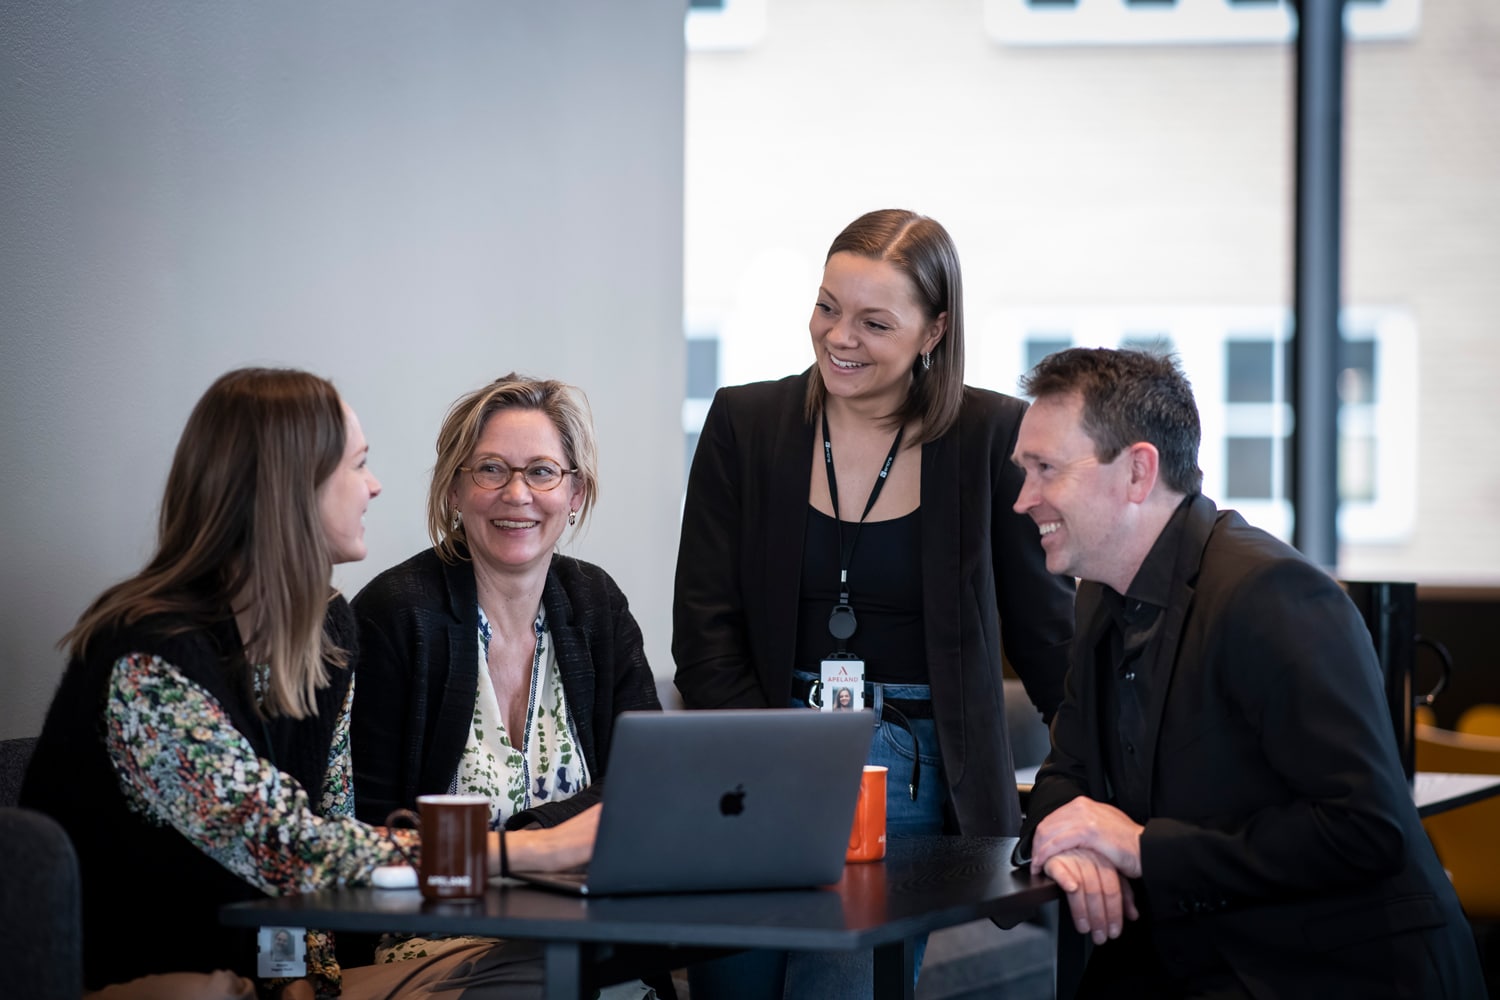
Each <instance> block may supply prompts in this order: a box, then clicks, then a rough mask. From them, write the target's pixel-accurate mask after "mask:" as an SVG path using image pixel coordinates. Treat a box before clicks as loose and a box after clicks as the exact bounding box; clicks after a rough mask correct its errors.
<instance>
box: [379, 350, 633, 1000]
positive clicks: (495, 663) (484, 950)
mask: <svg viewBox="0 0 1500 1000" xmlns="http://www.w3.org/2000/svg"><path fill="white" fill-rule="evenodd" d="M598 495H599V481H598V460H597V453H596V446H595V441H594V428H593V422H592V419H591V417H590V415H589V410H588V404H587V402H586V401H585V399H584V397H583V394H582V393H581V392H580V391H579V390H577V389H576V388H574V387H572V386H569V385H566V384H565V383H562V382H559V381H556V380H553V379H537V378H530V377H527V376H524V375H518V374H514V373H512V374H509V375H506V376H504V377H503V378H500V379H497V380H495V381H494V382H492V383H490V384H489V385H487V386H484V387H482V388H480V389H477V390H475V391H473V392H471V393H468V394H466V395H465V396H463V397H461V398H460V399H459V400H458V401H457V402H455V403H454V404H453V406H452V407H451V409H450V410H449V411H448V414H447V417H446V419H445V420H444V421H443V425H442V428H441V430H440V431H439V433H438V440H437V461H436V464H435V465H434V468H433V474H432V481H431V483H430V486H429V491H428V501H427V521H428V531H429V534H430V535H431V538H432V541H433V545H432V547H431V548H427V549H424V550H422V551H421V552H419V553H417V554H416V555H414V556H412V557H411V558H410V559H408V560H406V561H405V562H403V563H401V564H399V565H397V566H394V567H392V568H391V569H388V570H386V571H385V572H383V573H381V574H380V575H379V576H377V577H376V578H375V579H373V580H372V581H370V583H369V584H368V585H367V586H366V587H365V588H364V589H363V590H362V591H360V593H359V594H358V595H357V596H356V597H355V599H354V602H353V606H354V611H355V614H356V617H357V619H358V623H359V634H360V667H359V690H358V694H357V696H356V701H355V707H354V729H353V752H354V769H355V785H356V789H357V796H356V798H357V809H358V812H359V815H360V816H362V817H364V818H365V819H367V820H368V821H370V822H373V823H380V822H383V821H384V819H385V817H386V816H387V815H388V814H389V813H390V812H391V810H393V809H396V808H413V807H414V806H415V804H416V799H417V796H418V795H426V794H434V793H444V792H450V791H461V792H465V793H478V794H483V795H487V796H488V797H489V799H490V805H491V827H492V829H496V830H504V831H508V832H507V833H506V834H505V842H506V845H507V853H508V855H509V860H510V864H511V866H512V867H516V868H519V867H521V865H520V864H519V863H518V861H517V856H518V853H519V852H520V851H523V850H524V851H525V854H526V862H525V863H526V867H528V868H532V869H542V870H545V869H561V868H567V867H572V866H574V865H576V864H578V863H579V861H580V860H584V859H586V858H587V857H588V855H589V854H590V853H591V851H592V847H593V837H594V831H595V829H596V826H597V823H598V814H599V808H598V803H599V797H600V793H601V791H602V788H603V786H602V784H601V782H602V780H603V778H604V774H605V768H606V764H607V761H606V759H605V754H606V753H607V751H608V749H609V743H610V736H611V733H612V731H613V725H614V719H615V717H616V716H617V715H619V713H621V712H624V711H628V710H632V709H634V710H643V709H654V710H659V709H660V708H661V705H660V702H658V700H657V696H656V683H655V679H654V677H653V675H652V673H651V668H650V666H649V664H648V663H647V662H646V655H645V651H644V648H643V645H642V640H641V631H640V628H639V627H638V626H637V625H636V622H635V618H634V617H633V616H632V615H631V613H630V607H629V605H628V603H627V602H626V600H625V595H624V594H622V593H621V592H620V588H619V587H618V586H616V584H615V582H614V580H612V579H611V578H610V576H609V574H608V573H606V572H605V571H604V570H602V569H600V568H599V567H598V566H594V565H591V564H589V563H586V562H583V561H581V560H578V559H573V558H570V557H568V556H565V555H561V554H559V553H558V552H557V551H556V549H557V546H558V543H559V542H560V541H561V539H562V536H563V534H564V533H565V532H567V531H568V530H569V529H570V528H579V527H582V525H583V523H584V522H585V520H586V519H587V517H588V513H589V511H590V510H591V509H592V507H593V504H594V502H595V500H596V499H597V498H598ZM580 855H581V856H582V857H580ZM507 954H510V955H515V956H517V957H518V959H519V958H524V957H526V956H528V955H529V956H531V957H535V956H537V955H539V954H540V953H539V952H538V951H537V950H536V949H535V947H534V946H531V945H526V944H524V943H522V942H510V943H504V942H502V943H496V942H494V941H489V940H474V939H445V940H443V941H440V942H433V941H420V940H413V939H405V940H401V939H393V938H387V939H385V940H384V941H382V943H381V945H380V947H379V949H378V950H377V959H378V961H379V962H387V961H395V960H401V959H410V960H411V961H418V962H422V963H424V964H425V965H426V966H427V967H428V971H425V972H424V973H423V975H425V976H429V977H431V978H433V979H434V980H435V981H441V978H442V977H443V976H446V975H448V974H449V973H450V972H451V971H452V970H467V969H470V968H472V967H473V965H471V963H479V964H480V965H483V964H484V963H487V962H498V961H500V960H501V959H502V958H503V957H504V956H505V955H507ZM401 964H402V965H403V966H407V967H410V962H407V961H403V962H402V963H401ZM534 968H535V969H536V970H537V972H538V974H539V970H540V966H539V964H536V965H535V966H534ZM646 992H647V988H646V987H644V986H640V985H639V984H634V985H632V986H627V988H626V995H637V996H638V995H642V994H644V993H646ZM359 995H361V996H363V995H364V994H359ZM486 995H488V994H486ZM609 995H615V994H609ZM473 996H475V994H474V993H473V992H472V991H471V992H467V993H464V997H465V998H466V1000H470V998H472V997H473Z"/></svg>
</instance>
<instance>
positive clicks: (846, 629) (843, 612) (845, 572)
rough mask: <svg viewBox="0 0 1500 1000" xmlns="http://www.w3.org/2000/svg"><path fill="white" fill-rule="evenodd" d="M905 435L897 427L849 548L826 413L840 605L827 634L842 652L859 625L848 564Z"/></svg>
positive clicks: (826, 461) (826, 465) (825, 448)
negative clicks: (837, 547) (840, 513)
mask: <svg viewBox="0 0 1500 1000" xmlns="http://www.w3.org/2000/svg"><path fill="white" fill-rule="evenodd" d="M905 433H906V427H905V425H902V426H901V427H899V428H897V430H896V440H895V441H893V442H891V451H890V454H888V455H886V456H885V464H884V465H882V466H881V467H880V475H878V476H876V477H875V485H874V486H873V487H871V488H870V499H869V501H868V502H867V503H866V504H865V512H864V513H863V514H861V515H859V520H858V521H857V522H855V525H854V535H853V537H851V538H850V539H849V546H848V548H845V547H844V522H843V519H842V518H840V517H839V487H838V482H837V481H836V480H835V478H834V475H833V443H832V441H830V440H829V435H828V411H827V410H824V411H823V466H824V468H825V469H826V470H827V472H828V499H829V500H830V501H832V502H833V526H834V530H835V531H837V532H838V540H839V603H838V604H837V605H835V606H834V609H833V611H832V612H830V613H829V615H828V631H829V633H830V634H832V635H833V637H834V638H835V639H837V640H838V641H839V652H840V653H842V652H844V651H845V647H844V643H845V642H846V641H848V639H849V637H850V636H851V635H853V634H854V629H855V628H856V627H857V626H858V622H857V621H856V620H855V618H854V609H853V608H851V607H850V606H849V563H850V561H851V560H852V559H853V558H854V547H855V546H856V545H858V544H859V529H860V528H862V527H864V524H865V518H867V517H869V516H870V511H871V510H872V509H873V508H874V506H875V500H876V499H877V498H878V497H879V496H880V490H881V488H882V487H883V486H885V478H886V476H888V475H890V471H891V465H892V463H894V462H895V461H896V452H898V451H900V450H901V435H902V434H905Z"/></svg>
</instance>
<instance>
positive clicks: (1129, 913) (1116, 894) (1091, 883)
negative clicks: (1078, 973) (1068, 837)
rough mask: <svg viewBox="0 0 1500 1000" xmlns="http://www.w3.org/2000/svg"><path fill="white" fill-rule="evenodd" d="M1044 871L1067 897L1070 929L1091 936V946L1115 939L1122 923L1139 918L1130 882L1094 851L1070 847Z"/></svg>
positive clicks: (1048, 862) (1049, 863) (1053, 857)
mask: <svg viewBox="0 0 1500 1000" xmlns="http://www.w3.org/2000/svg"><path fill="white" fill-rule="evenodd" d="M1044 870H1045V871H1046V873H1047V875H1048V876H1050V877H1051V878H1052V880H1053V881H1055V882H1056V883H1057V884H1058V886H1059V887H1060V888H1061V889H1062V891H1063V892H1065V893H1067V894H1068V910H1069V911H1070V912H1071V913H1072V914H1073V926H1074V927H1076V928H1077V929H1078V933H1080V934H1088V935H1091V936H1092V937H1093V939H1094V943H1095V944H1103V943H1104V942H1105V941H1108V940H1109V939H1111V938H1117V937H1119V936H1120V932H1121V931H1122V930H1124V927H1125V920H1137V919H1139V918H1140V912H1139V911H1138V910H1137V909H1136V907H1135V896H1134V894H1133V893H1132V891H1131V888H1130V883H1129V882H1127V881H1125V879H1123V878H1121V877H1120V873H1119V872H1118V871H1116V870H1115V867H1114V865H1112V864H1110V862H1109V861H1108V860H1107V859H1105V858H1104V857H1103V856H1101V855H1099V854H1097V853H1095V852H1094V851H1091V850H1088V849H1087V848H1074V849H1072V850H1068V851H1063V852H1062V853H1061V854H1054V855H1052V857H1051V858H1049V859H1048V860H1047V862H1046V867H1045V869H1044Z"/></svg>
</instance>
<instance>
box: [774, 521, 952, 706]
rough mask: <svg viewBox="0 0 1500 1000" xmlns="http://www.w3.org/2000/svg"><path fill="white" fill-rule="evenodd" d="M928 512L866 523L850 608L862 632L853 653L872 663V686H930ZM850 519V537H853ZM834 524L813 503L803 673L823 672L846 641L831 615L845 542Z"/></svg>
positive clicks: (801, 639) (801, 627)
mask: <svg viewBox="0 0 1500 1000" xmlns="http://www.w3.org/2000/svg"><path fill="white" fill-rule="evenodd" d="M919 514H920V508H919V509H918V510H914V511H912V512H911V513H910V514H907V515H905V516H903V517H898V518H894V519H892V520H889V521H866V522H865V523H864V527H862V528H861V529H860V531H859V542H858V544H857V545H856V546H855V548H854V555H853V557H852V558H851V560H850V563H849V605H850V607H852V608H853V609H854V614H855V617H856V618H858V620H859V628H858V630H857V631H856V632H855V633H854V635H853V637H852V638H850V639H849V641H848V648H849V651H850V652H852V653H854V654H855V655H857V656H859V657H860V658H861V659H863V660H864V661H865V680H867V681H878V682H880V683H883V684H926V683H927V657H926V654H925V651H924V649H925V647H924V643H923V636H922V531H921V527H922V525H921V518H920V517H919ZM853 529H854V525H853V522H850V521H845V522H844V525H843V532H844V539H845V541H847V540H848V538H849V535H850V533H851V532H852V531H853ZM838 534H839V533H838V528H837V527H836V526H835V525H834V523H833V518H832V517H830V516H828V515H827V514H824V513H822V512H821V511H819V510H818V509H817V508H816V507H813V506H811V505H809V506H808V508H807V536H806V539H805V541H804V543H803V547H802V596H801V600H800V603H799V607H798V615H797V668H798V669H799V670H806V671H808V672H809V673H812V674H816V673H817V672H818V665H819V664H820V663H821V662H822V660H823V659H824V658H825V657H826V656H827V655H828V654H829V653H831V652H833V651H834V650H835V649H837V648H838V642H837V640H836V639H834V638H833V636H831V635H829V634H828V616H829V614H830V613H831V612H832V611H833V608H834V605H836V604H837V603H838V597H839V588H838V583H839V540H838Z"/></svg>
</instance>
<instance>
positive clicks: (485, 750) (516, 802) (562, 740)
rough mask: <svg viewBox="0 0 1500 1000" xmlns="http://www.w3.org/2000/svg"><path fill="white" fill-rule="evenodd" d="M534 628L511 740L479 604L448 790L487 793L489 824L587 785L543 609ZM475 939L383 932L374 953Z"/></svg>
mask: <svg viewBox="0 0 1500 1000" xmlns="http://www.w3.org/2000/svg"><path fill="white" fill-rule="evenodd" d="M532 629H533V631H534V633H535V635H536V650H535V652H534V653H533V654H532V658H531V684H530V688H529V692H528V694H527V699H526V730H525V732H523V733H521V734H520V735H521V738H520V741H519V745H517V742H516V741H515V740H514V739H513V738H512V735H511V734H510V733H508V732H507V731H506V729H505V715H504V713H503V712H501V710H500V701H499V698H498V697H497V696H496V695H495V686H494V684H493V683H492V682H491V681H490V671H489V649H490V639H491V638H493V637H494V629H493V627H492V626H491V625H490V620H489V618H488V617H486V616H485V613H484V609H483V608H480V609H479V691H478V692H477V697H476V698H475V699H474V717H473V721H472V723H471V725H470V727H469V738H468V741H467V742H466V743H465V745H464V751H463V755H462V756H461V757H460V758H459V762H458V773H457V774H455V775H454V778H453V786H452V788H451V789H450V791H454V792H463V793H465V794H470V795H485V796H488V797H489V800H490V829H491V830H500V829H504V827H505V822H506V820H508V819H510V818H511V817H512V816H514V815H515V814H516V813H518V812H521V811H523V810H526V809H530V808H531V807H532V806H534V805H537V804H539V803H542V802H554V801H558V800H561V799H566V798H570V797H571V796H573V795H577V794H578V792H579V791H581V790H582V789H584V788H586V787H588V784H589V773H588V767H587V766H586V765H585V764H584V760H583V753H582V751H581V750H579V748H578V736H577V734H576V733H575V732H574V729H573V716H572V713H571V712H569V711H568V699H567V694H566V692H564V690H563V684H562V676H561V674H560V673H559V672H558V667H557V654H556V653H555V652H554V651H553V649H552V633H550V632H549V631H547V612H546V609H545V608H538V609H537V615H536V620H535V621H534V622H533V623H532ZM478 940H482V939H480V938H476V937H471V936H453V937H447V938H423V937H410V936H404V935H386V936H385V937H384V938H383V939H382V941H381V943H380V947H379V948H377V949H376V952H375V956H376V961H379V962H399V961H402V960H404V959H409V958H425V957H430V956H432V955H435V954H439V953H441V952H442V951H444V950H447V949H450V948H454V947H458V946H461V945H464V944H467V943H470V942H473V941H478Z"/></svg>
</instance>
